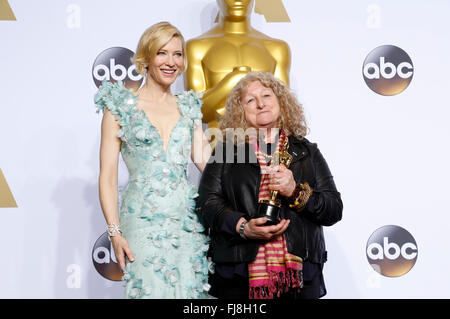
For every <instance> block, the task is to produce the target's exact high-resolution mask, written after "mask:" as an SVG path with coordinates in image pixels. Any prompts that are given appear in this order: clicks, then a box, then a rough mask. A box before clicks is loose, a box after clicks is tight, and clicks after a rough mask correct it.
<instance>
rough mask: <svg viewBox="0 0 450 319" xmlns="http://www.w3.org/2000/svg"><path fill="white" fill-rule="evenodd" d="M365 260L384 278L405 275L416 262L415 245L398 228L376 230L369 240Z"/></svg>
mask: <svg viewBox="0 0 450 319" xmlns="http://www.w3.org/2000/svg"><path fill="white" fill-rule="evenodd" d="M366 254H367V260H368V261H369V264H370V265H371V266H372V267H373V269H375V270H376V271H377V272H378V273H380V274H381V275H383V276H386V277H399V276H402V275H404V274H406V273H407V272H408V271H410V270H411V268H412V267H413V266H414V264H415V263H416V260H417V254H418V250H417V244H416V241H415V240H414V238H413V237H412V236H411V234H410V233H409V232H408V231H407V230H406V229H403V228H401V227H399V226H395V225H388V226H383V227H381V228H378V229H377V230H376V231H375V232H374V233H373V234H372V235H371V236H370V238H369V240H368V242H367V247H366Z"/></svg>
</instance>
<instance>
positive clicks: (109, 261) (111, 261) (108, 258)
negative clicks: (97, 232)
mask: <svg viewBox="0 0 450 319" xmlns="http://www.w3.org/2000/svg"><path fill="white" fill-rule="evenodd" d="M92 261H93V263H94V267H95V269H96V270H97V271H98V272H99V274H100V275H102V276H103V277H105V278H106V279H109V280H114V281H121V280H122V276H123V273H122V270H121V269H120V266H119V264H118V263H117V260H116V256H115V255H114V249H113V247H112V244H111V242H110V241H109V239H108V233H107V232H104V233H103V234H102V235H101V236H100V237H99V238H98V239H97V241H96V242H95V244H94V248H93V249H92Z"/></svg>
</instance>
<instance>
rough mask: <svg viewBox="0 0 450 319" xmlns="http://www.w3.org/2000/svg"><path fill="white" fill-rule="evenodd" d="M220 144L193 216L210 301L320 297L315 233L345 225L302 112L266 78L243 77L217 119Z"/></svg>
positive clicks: (320, 260)
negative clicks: (205, 259)
mask: <svg viewBox="0 0 450 319" xmlns="http://www.w3.org/2000/svg"><path fill="white" fill-rule="evenodd" d="M220 128H221V130H222V132H223V142H222V143H218V144H217V146H216V148H215V150H214V154H213V156H212V157H211V159H210V161H209V163H208V164H207V166H206V167H205V170H204V171H203V175H202V177H201V180H200V185H199V199H198V202H197V213H198V215H199V216H200V218H201V221H202V222H203V224H204V225H205V226H206V227H207V228H208V229H209V234H210V237H211V243H210V248H209V255H210V256H211V257H212V261H213V262H214V263H215V267H216V271H215V273H214V274H212V275H210V277H209V283H210V284H211V289H210V291H209V293H210V294H211V295H212V296H214V297H217V298H243V299H247V298H309V299H310V298H320V297H322V296H324V295H325V294H326V290H325V285H324V280H323V273H322V269H323V265H324V263H325V261H326V259H327V252H326V250H325V241H324V235H323V230H322V226H330V225H333V224H335V223H336V222H338V221H339V220H340V219H341V218H342V209H343V205H342V201H341V197H340V193H339V192H338V191H337V189H336V186H335V184H334V181H333V176H332V175H331V173H330V170H329V168H328V165H327V163H326V161H325V159H324V158H323V156H322V154H321V152H320V151H319V149H318V148H317V145H316V144H314V143H311V142H309V141H308V140H307V139H306V138H305V137H304V136H305V135H306V133H307V126H306V123H305V118H304V113H303V108H302V105H301V104H300V103H299V102H298V101H297V99H296V98H295V96H294V94H293V93H292V92H291V91H290V90H289V88H288V87H287V86H286V85H285V84H284V83H283V82H282V81H280V80H279V79H276V78H275V77H274V76H273V75H272V74H271V73H266V72H249V73H248V74H247V75H246V76H245V77H244V78H242V79H241V80H240V82H239V83H238V84H237V85H236V86H235V87H234V88H233V89H232V91H231V93H230V96H229V97H228V99H227V102H226V110H225V114H224V116H223V118H222V119H221V121H220Z"/></svg>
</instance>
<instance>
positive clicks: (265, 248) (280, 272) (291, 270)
mask: <svg viewBox="0 0 450 319" xmlns="http://www.w3.org/2000/svg"><path fill="white" fill-rule="evenodd" d="M286 138H287V137H286V135H285V133H284V132H283V131H281V134H280V138H279V140H278V145H277V148H276V151H278V152H279V151H281V147H282V145H283V143H284V140H285V139H286ZM251 144H252V146H253V149H254V151H255V154H256V157H257V158H258V162H259V165H260V167H261V171H262V175H261V183H260V188H259V200H262V199H269V196H270V191H269V175H268V174H265V173H264V172H265V171H266V168H267V166H268V165H267V163H266V160H265V157H264V155H263V154H262V152H261V150H260V149H259V145H258V143H256V140H255V139H252V141H251ZM302 262H303V261H302V259H301V258H300V257H297V256H295V255H292V254H290V253H288V251H287V246H286V238H285V236H284V234H283V235H281V236H278V237H277V238H275V239H273V240H271V241H269V242H266V243H265V244H261V245H260V246H259V249H258V254H257V255H256V259H255V260H254V261H253V262H252V263H250V264H249V265H248V273H249V287H250V291H249V298H250V299H273V297H274V295H276V296H278V297H279V296H280V295H281V293H283V292H287V291H288V290H289V289H290V288H297V289H300V287H301V285H302V281H303V280H302Z"/></svg>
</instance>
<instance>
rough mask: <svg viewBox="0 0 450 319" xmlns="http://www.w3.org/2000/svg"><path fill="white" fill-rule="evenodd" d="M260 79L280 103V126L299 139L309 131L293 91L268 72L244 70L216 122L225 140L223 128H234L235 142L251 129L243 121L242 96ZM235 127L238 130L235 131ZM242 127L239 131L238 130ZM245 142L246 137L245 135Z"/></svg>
mask: <svg viewBox="0 0 450 319" xmlns="http://www.w3.org/2000/svg"><path fill="white" fill-rule="evenodd" d="M255 81H259V82H261V84H262V85H264V86H265V87H267V88H270V89H272V91H273V92H274V93H275V95H276V97H277V99H278V103H279V105H280V118H279V124H278V125H279V126H278V127H279V128H281V129H283V130H284V131H285V133H286V134H287V135H293V136H295V137H296V138H298V139H302V138H303V137H304V136H306V134H307V133H308V127H307V125H306V121H305V115H304V112H303V106H302V104H300V102H298V100H297V98H296V97H295V95H294V93H293V92H292V91H291V90H290V89H289V87H288V86H287V85H286V84H285V83H284V82H283V81H281V80H279V79H277V78H276V77H275V76H274V75H273V74H272V73H269V72H249V73H247V74H246V75H245V76H244V77H243V78H242V79H241V80H240V81H239V82H238V83H237V84H236V85H235V86H234V88H233V89H232V90H231V92H230V95H229V96H228V98H227V101H226V104H225V114H224V115H223V116H222V117H221V119H220V121H219V127H220V129H221V130H222V134H223V138H225V139H226V135H227V133H226V130H227V129H230V128H233V129H235V131H237V132H238V133H237V134H238V136H237V140H238V141H241V142H242V141H243V140H242V136H240V135H239V134H242V133H243V131H246V130H248V129H250V128H251V127H250V126H249V125H248V123H247V121H246V120H245V114H244V108H243V105H242V100H241V99H242V97H243V96H244V94H245V93H246V91H247V89H248V87H249V85H250V84H251V83H252V82H255ZM236 129H238V130H236ZM240 129H241V130H240ZM245 140H246V141H247V137H245Z"/></svg>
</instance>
